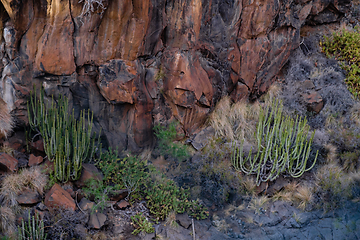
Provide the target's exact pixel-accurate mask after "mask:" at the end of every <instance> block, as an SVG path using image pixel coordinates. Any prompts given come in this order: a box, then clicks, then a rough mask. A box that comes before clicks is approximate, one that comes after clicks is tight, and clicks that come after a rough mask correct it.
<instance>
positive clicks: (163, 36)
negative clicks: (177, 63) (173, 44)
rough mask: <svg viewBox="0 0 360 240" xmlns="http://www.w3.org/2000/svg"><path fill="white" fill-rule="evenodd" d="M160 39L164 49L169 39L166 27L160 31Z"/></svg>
mask: <svg viewBox="0 0 360 240" xmlns="http://www.w3.org/2000/svg"><path fill="white" fill-rule="evenodd" d="M160 39H161V41H162V43H163V45H164V47H166V45H167V42H168V39H169V37H168V27H167V26H166V27H165V28H164V29H163V30H162V33H161V35H160Z"/></svg>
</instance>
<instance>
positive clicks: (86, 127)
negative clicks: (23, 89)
mask: <svg viewBox="0 0 360 240" xmlns="http://www.w3.org/2000/svg"><path fill="white" fill-rule="evenodd" d="M34 93H35V86H34ZM34 93H32V96H31V98H30V100H29V102H28V116H29V125H30V127H31V129H32V130H35V131H36V132H38V133H40V134H41V136H42V138H43V140H44V149H45V153H46V155H47V157H48V158H49V160H50V161H54V168H55V173H54V174H55V177H56V178H57V180H58V181H61V182H66V181H68V180H69V179H71V180H77V179H79V177H80V174H81V169H82V162H83V161H88V160H90V159H92V157H93V154H94V151H95V138H94V136H93V135H92V126H93V115H92V114H90V111H88V112H87V113H86V111H85V110H83V111H81V113H80V119H79V120H76V119H75V117H74V109H73V110H72V113H71V114H70V112H69V109H68V106H69V100H68V99H67V98H66V97H62V96H60V98H59V100H58V102H57V104H56V103H55V101H54V100H53V101H52V102H51V106H50V107H48V108H46V106H45V102H44V90H43V89H41V91H40V97H39V99H37V98H36V96H35V94H34ZM86 116H87V117H86Z"/></svg>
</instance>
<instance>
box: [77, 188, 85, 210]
mask: <svg viewBox="0 0 360 240" xmlns="http://www.w3.org/2000/svg"><path fill="white" fill-rule="evenodd" d="M77 194H78V193H77V192H76V194H75V203H76V206H77V207H78V208H79V209H80V211H81V212H82V213H83V214H85V215H86V213H85V212H84V211H83V210H82V209H81V207H80V206H79V204H78V202H77Z"/></svg>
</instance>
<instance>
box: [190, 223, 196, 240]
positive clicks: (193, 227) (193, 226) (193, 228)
mask: <svg viewBox="0 0 360 240" xmlns="http://www.w3.org/2000/svg"><path fill="white" fill-rule="evenodd" d="M191 225H192V230H193V239H194V240H196V238H195V225H194V219H193V218H192V219H191Z"/></svg>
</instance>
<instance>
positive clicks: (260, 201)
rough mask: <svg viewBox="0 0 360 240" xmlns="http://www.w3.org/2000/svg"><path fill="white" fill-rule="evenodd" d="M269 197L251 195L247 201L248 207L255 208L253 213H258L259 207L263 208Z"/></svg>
mask: <svg viewBox="0 0 360 240" xmlns="http://www.w3.org/2000/svg"><path fill="white" fill-rule="evenodd" d="M269 200H270V198H268V197H267V196H261V197H253V198H252V199H251V201H250V203H249V208H250V209H252V210H255V213H257V214H260V213H261V209H265V208H266V206H265V204H266V203H267V202H269Z"/></svg>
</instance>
